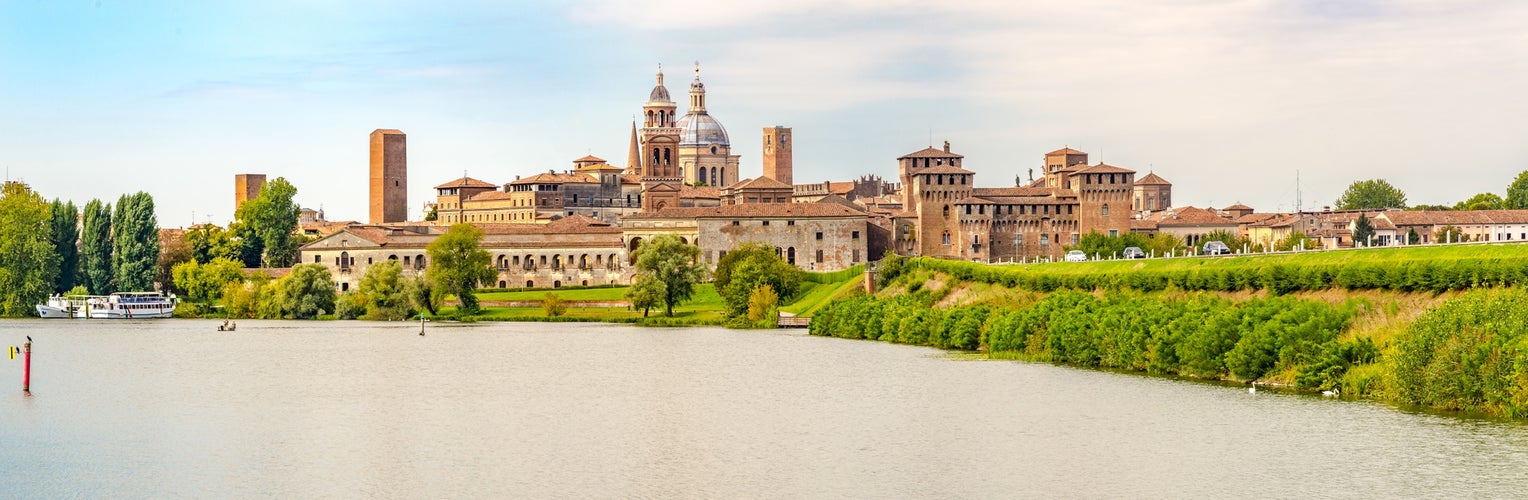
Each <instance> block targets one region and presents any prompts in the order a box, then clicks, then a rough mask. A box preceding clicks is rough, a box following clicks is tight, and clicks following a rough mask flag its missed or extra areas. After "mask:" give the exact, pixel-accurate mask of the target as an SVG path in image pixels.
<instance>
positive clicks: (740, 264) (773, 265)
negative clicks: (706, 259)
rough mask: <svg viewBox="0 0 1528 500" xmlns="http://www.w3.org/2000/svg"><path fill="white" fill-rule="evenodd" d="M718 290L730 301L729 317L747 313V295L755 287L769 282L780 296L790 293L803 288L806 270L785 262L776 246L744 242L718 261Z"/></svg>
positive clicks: (791, 294) (725, 299)
mask: <svg viewBox="0 0 1528 500" xmlns="http://www.w3.org/2000/svg"><path fill="white" fill-rule="evenodd" d="M715 276H716V278H715V281H714V282H713V283H714V284H715V286H716V291H717V293H718V294H720V295H721V296H722V300H724V301H725V302H726V303H727V317H729V318H737V317H742V316H743V315H745V314H747V313H748V299H749V296H750V295H751V294H752V293H753V291H754V289H755V288H758V287H759V286H760V285H769V287H770V288H771V289H773V290H774V293H776V294H777V296H779V297H791V296H793V295H795V294H796V292H797V291H798V290H800V289H801V281H802V279H803V273H802V272H801V270H800V269H797V268H796V266H793V265H790V264H789V263H787V262H785V259H782V258H780V256H779V255H778V254H776V253H775V249H774V247H771V246H769V245H765V244H763V243H754V242H750V243H744V244H742V245H738V246H737V248H734V249H732V251H730V252H727V255H726V256H724V257H722V259H721V260H720V261H718V262H717V263H716V275H715Z"/></svg>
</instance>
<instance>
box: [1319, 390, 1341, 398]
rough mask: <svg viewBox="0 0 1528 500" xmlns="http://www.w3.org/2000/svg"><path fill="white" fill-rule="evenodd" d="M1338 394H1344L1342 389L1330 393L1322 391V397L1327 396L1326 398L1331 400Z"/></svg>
mask: <svg viewBox="0 0 1528 500" xmlns="http://www.w3.org/2000/svg"><path fill="white" fill-rule="evenodd" d="M1338 394H1342V390H1341V389H1332V390H1330V391H1321V395H1322V396H1326V397H1329V398H1332V397H1337V395H1338Z"/></svg>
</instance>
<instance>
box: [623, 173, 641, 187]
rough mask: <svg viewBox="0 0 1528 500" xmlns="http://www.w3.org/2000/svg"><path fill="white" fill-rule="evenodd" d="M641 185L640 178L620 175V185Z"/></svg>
mask: <svg viewBox="0 0 1528 500" xmlns="http://www.w3.org/2000/svg"><path fill="white" fill-rule="evenodd" d="M641 183H642V178H641V177H638V176H637V174H622V175H621V184H628V185H630V184H641Z"/></svg>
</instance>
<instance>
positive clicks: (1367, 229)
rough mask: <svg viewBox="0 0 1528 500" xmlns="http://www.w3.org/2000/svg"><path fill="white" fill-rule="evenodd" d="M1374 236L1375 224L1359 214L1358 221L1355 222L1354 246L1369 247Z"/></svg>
mask: <svg viewBox="0 0 1528 500" xmlns="http://www.w3.org/2000/svg"><path fill="white" fill-rule="evenodd" d="M1371 236H1374V224H1371V223H1370V222H1369V218H1368V217H1364V215H1363V214H1358V220H1356V221H1353V246H1355V247H1357V246H1365V247H1366V246H1369V237H1371Z"/></svg>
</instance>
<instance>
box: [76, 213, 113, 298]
mask: <svg viewBox="0 0 1528 500" xmlns="http://www.w3.org/2000/svg"><path fill="white" fill-rule="evenodd" d="M83 222H84V228H83V230H82V231H81V233H80V283H81V284H83V285H85V288H86V289H89V290H90V293H91V294H92V295H105V294H108V293H111V292H112V291H113V290H112V288H114V287H113V286H112V283H111V280H112V272H111V204H109V203H101V200H90V202H89V203H86V204H85V212H84V221H83Z"/></svg>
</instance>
